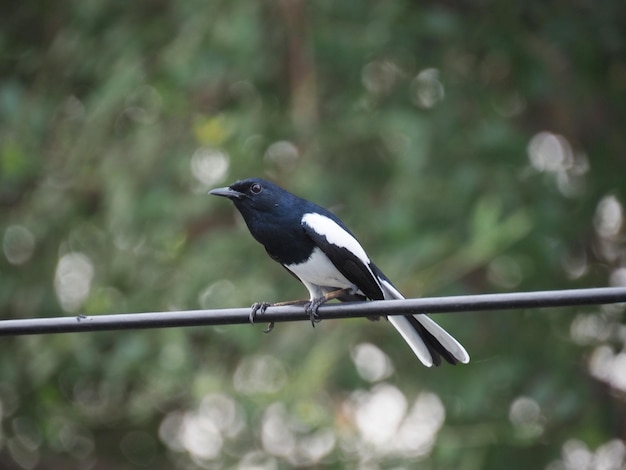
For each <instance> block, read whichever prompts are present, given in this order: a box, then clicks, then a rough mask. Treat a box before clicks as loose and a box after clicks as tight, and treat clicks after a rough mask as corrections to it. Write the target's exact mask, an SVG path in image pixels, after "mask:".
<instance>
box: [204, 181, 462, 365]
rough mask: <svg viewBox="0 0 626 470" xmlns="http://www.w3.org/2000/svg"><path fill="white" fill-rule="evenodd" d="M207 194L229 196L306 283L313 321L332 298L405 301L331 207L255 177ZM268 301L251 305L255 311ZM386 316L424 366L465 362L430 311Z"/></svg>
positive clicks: (254, 230)
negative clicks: (328, 208)
mask: <svg viewBox="0 0 626 470" xmlns="http://www.w3.org/2000/svg"><path fill="white" fill-rule="evenodd" d="M209 194H211V195H214V196H221V197H225V198H228V199H229V200H231V201H232V202H233V203H234V205H235V207H236V209H237V210H238V211H239V212H240V213H241V215H242V217H243V219H244V221H245V223H246V225H247V227H248V230H249V231H250V233H251V234H252V236H253V237H254V238H255V239H256V240H257V241H258V242H259V243H260V244H261V245H263V246H264V247H265V250H266V252H267V254H268V255H269V256H270V257H271V258H272V259H273V260H274V261H277V262H278V263H280V264H281V265H282V266H283V267H285V268H286V269H287V271H289V272H290V273H291V274H293V275H294V276H295V277H296V278H297V279H299V280H300V281H301V282H302V284H304V286H305V287H306V288H307V290H308V291H309V295H310V299H309V300H308V301H305V302H306V303H305V309H306V311H307V313H308V314H309V315H310V318H311V320H312V322H314V321H316V320H317V309H318V308H319V307H320V306H321V305H322V304H323V303H325V302H327V301H328V300H331V299H338V300H339V301H354V300H368V299H369V300H383V299H384V300H390V299H404V297H403V296H402V294H401V293H400V292H399V291H398V289H396V287H394V285H393V284H392V283H391V281H390V280H389V278H388V277H387V276H385V275H384V274H383V273H382V271H381V270H380V269H379V268H378V267H377V266H376V265H375V264H374V263H373V262H372V261H371V259H370V257H369V256H368V255H367V253H366V252H365V250H364V249H363V247H362V246H361V244H360V243H359V241H358V240H357V238H356V237H355V235H354V234H353V233H352V232H351V231H350V229H348V227H347V226H346V225H345V224H344V223H343V222H342V221H341V220H340V219H339V218H338V217H337V216H336V215H335V214H333V213H332V212H331V211H329V210H327V209H325V208H323V207H321V206H319V205H317V204H315V203H313V202H310V201H308V200H306V199H303V198H301V197H299V196H296V195H295V194H292V193H291V192H289V191H287V190H285V189H283V188H281V187H280V186H278V185H276V184H274V183H272V182H270V181H266V180H264V179H262V178H256V177H254V178H248V179H244V180H239V181H236V182H235V183H233V184H231V185H230V186H227V187H223V188H216V189H213V190H211V191H209ZM288 303H292V302H284V303H280V305H284V304H288ZM269 305H270V304H268V303H255V304H254V305H253V306H252V309H253V314H254V313H256V310H257V309H259V308H261V309H265V308H267V306H269ZM273 305H279V304H273ZM253 314H252V316H251V320H253ZM388 320H389V322H390V323H391V324H392V325H393V326H394V327H395V328H396V330H398V332H399V333H400V335H401V336H402V338H404V340H405V341H406V342H407V343H408V345H409V346H410V348H411V349H412V351H413V352H414V353H415V355H416V356H417V358H418V359H419V360H420V361H421V362H422V364H424V365H425V366H426V367H432V366H439V365H441V363H442V361H441V360H442V358H443V359H444V360H445V361H447V362H448V363H450V364H452V365H455V364H458V363H462V364H467V363H468V362H469V360H470V357H469V354H468V353H467V351H466V350H465V348H464V347H463V346H462V345H461V344H460V343H459V342H458V341H457V340H456V339H454V338H453V337H452V335H450V334H449V333H448V332H447V331H446V330H444V329H443V328H442V327H441V326H439V325H438V324H437V323H436V322H435V321H434V320H432V319H431V318H430V316H429V315H428V314H425V313H419V314H407V315H390V316H389V317H388ZM314 326H315V325H314Z"/></svg>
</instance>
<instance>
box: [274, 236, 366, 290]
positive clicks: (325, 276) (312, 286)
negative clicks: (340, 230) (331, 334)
mask: <svg viewBox="0 0 626 470" xmlns="http://www.w3.org/2000/svg"><path fill="white" fill-rule="evenodd" d="M286 268H287V269H289V271H291V272H292V273H294V274H295V275H296V276H298V279H300V280H301V281H302V283H303V284H304V285H305V286H306V288H307V289H308V290H309V293H310V294H311V300H313V299H315V298H319V297H322V296H323V295H324V291H323V290H322V289H321V287H322V286H329V287H334V288H336V289H355V288H356V286H355V285H354V284H353V283H351V282H350V281H348V280H347V279H346V277H345V276H344V275H343V274H341V273H340V272H339V270H338V269H337V268H336V267H335V265H334V264H333V263H332V262H331V261H330V260H329V259H328V256H326V255H325V254H324V252H323V251H322V250H320V249H319V248H317V247H315V248H314V249H313V252H312V253H311V256H309V258H308V259H307V260H306V261H304V262H302V263H299V264H288V265H286Z"/></svg>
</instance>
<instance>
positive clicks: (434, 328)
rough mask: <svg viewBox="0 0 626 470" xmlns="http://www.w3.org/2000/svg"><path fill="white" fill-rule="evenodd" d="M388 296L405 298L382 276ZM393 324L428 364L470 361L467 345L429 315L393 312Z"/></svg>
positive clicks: (391, 320)
mask: <svg viewBox="0 0 626 470" xmlns="http://www.w3.org/2000/svg"><path fill="white" fill-rule="evenodd" d="M381 284H382V286H383V291H384V294H385V299H403V298H404V297H403V296H402V294H400V292H398V290H397V289H396V288H395V287H393V285H392V284H391V282H389V281H388V280H387V279H384V278H381ZM389 321H390V322H391V324H392V325H393V326H394V327H395V328H396V330H398V332H399V333H400V334H401V335H402V337H403V338H404V340H405V341H406V342H407V343H408V344H409V346H410V347H411V349H412V350H413V352H414V353H415V355H416V356H417V357H418V359H419V360H420V361H421V362H422V364H424V365H425V366H426V367H431V366H433V365H434V366H439V365H440V364H441V358H444V359H445V360H446V361H447V362H449V363H450V364H458V363H459V362H460V363H462V364H467V363H468V362H469V360H470V357H469V354H467V351H466V350H465V348H464V347H463V346H462V345H461V343H459V342H458V341H457V340H456V339H454V338H453V337H452V335H450V333H448V332H447V331H446V330H444V329H443V328H442V327H440V326H439V325H438V324H437V323H435V322H434V320H432V319H431V318H430V317H429V316H428V315H426V314H423V313H420V314H417V315H404V316H401V315H391V316H390V317H389Z"/></svg>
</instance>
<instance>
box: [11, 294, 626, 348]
mask: <svg viewBox="0 0 626 470" xmlns="http://www.w3.org/2000/svg"><path fill="white" fill-rule="evenodd" d="M622 302H626V288H623V287H606V288H596V289H576V290H558V291H539V292H522V293H513V294H484V295H461V296H453V297H430V298H419V299H404V300H379V301H375V302H350V303H340V304H328V305H323V306H322V307H320V309H319V317H320V319H322V320H325V319H339V318H357V317H371V316H382V315H402V314H409V313H425V312H428V313H460V312H475V311H480V310H510V309H521V308H543V307H566V306H572V305H598V304H611V303H622ZM249 315H250V308H232V309H218V310H183V311H170V312H149V313H120V314H113V315H93V316H85V315H79V316H76V317H54V318H31V319H17V320H2V321H0V336H11V335H35V334H49V333H73V332H85V331H107V330H130V329H146V328H171V327H181V326H206V325H232V324H242V323H249ZM256 321H257V323H265V322H270V323H272V322H285V321H309V316H308V315H307V314H306V313H305V311H304V308H302V306H284V307H269V308H268V309H267V310H266V311H265V313H259V314H258V316H257V317H256Z"/></svg>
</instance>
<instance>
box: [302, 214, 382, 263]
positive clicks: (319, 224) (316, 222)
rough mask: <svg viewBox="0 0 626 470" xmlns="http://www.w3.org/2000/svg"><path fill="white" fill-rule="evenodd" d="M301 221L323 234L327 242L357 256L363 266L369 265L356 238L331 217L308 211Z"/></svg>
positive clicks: (368, 260) (367, 258)
mask: <svg viewBox="0 0 626 470" xmlns="http://www.w3.org/2000/svg"><path fill="white" fill-rule="evenodd" d="M302 223H303V224H306V225H308V226H309V227H310V228H311V229H313V230H315V231H316V232H317V233H319V234H320V235H323V236H325V237H326V240H328V242H329V243H332V244H333V245H337V246H340V247H341V248H345V249H346V250H348V251H350V253H352V254H353V255H354V256H356V257H357V258H359V260H361V262H362V263H363V264H364V265H365V266H369V264H370V259H369V257H368V256H367V253H365V250H364V249H363V247H362V246H361V245H360V244H359V242H358V241H357V240H356V238H354V237H353V236H352V235H350V233H348V232H346V230H345V229H343V228H342V227H341V225H339V224H338V223H337V222H335V221H334V220H333V219H330V218H328V217H326V216H325V215H322V214H316V213H308V214H304V216H303V217H302Z"/></svg>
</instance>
